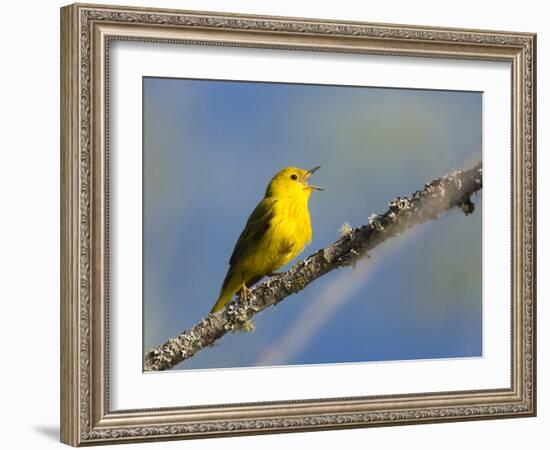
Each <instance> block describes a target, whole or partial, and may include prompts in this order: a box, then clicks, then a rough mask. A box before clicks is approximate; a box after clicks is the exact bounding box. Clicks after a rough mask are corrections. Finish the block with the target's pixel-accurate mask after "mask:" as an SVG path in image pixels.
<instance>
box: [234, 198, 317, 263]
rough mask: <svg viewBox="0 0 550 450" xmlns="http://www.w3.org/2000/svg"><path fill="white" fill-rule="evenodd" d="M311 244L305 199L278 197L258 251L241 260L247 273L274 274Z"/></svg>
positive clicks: (309, 222)
mask: <svg viewBox="0 0 550 450" xmlns="http://www.w3.org/2000/svg"><path fill="white" fill-rule="evenodd" d="M310 241H311V221H310V217H309V211H308V207H307V198H305V199H296V198H291V197H289V198H279V199H277V202H276V203H275V204H274V214H273V217H272V219H271V222H270V224H269V228H268V230H267V232H266V233H265V235H264V236H263V238H262V239H261V241H260V242H259V245H258V248H257V249H256V250H257V251H255V252H254V253H253V254H250V255H249V256H248V257H247V258H246V260H245V261H243V268H244V269H245V270H246V271H247V272H250V273H263V274H266V273H269V272H274V271H276V270H277V269H279V268H280V267H282V266H284V265H286V264H287V263H288V262H289V261H291V260H292V259H294V258H295V257H296V256H297V255H298V254H299V253H300V252H301V251H302V250H303V249H304V247H305V246H306V245H307V244H308V243H309V242H310Z"/></svg>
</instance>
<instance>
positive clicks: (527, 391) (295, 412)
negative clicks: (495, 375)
mask: <svg viewBox="0 0 550 450" xmlns="http://www.w3.org/2000/svg"><path fill="white" fill-rule="evenodd" d="M116 39H124V40H128V39H132V40H138V41H159V42H178V43H189V44H191V43H205V44H210V45H221V46H243V47H244V46H248V47H261V48H270V49H294V50H312V51H328V52H350V53H365V54H384V55H408V56H418V57H427V58H434V57H437V58H459V59H471V60H497V61H508V62H510V63H511V66H512V80H513V81H512V86H511V94H512V96H511V98H512V111H513V113H512V118H511V123H512V186H511V189H512V199H513V205H512V233H511V234H512V236H511V237H512V249H513V250H512V302H511V308H512V361H511V370H512V385H511V386H510V388H509V389H498V390H486V391H467V392H449V393H425V394H411V395H398V396H389V397H388V396H386V397H370V398H365V397H353V398H346V399H319V400H309V401H299V400H295V401H287V402H270V403H254V404H241V405H231V406H227V405H226V406H223V405H214V406H211V407H200V408H197V407H194V408H192V409H190V408H185V407H181V408H173V409H162V410H134V411H111V410H110V409H109V398H108V371H107V369H108V367H107V361H108V358H107V357H108V340H109V336H108V332H107V321H108V306H109V305H108V298H107V295H106V293H107V287H108V281H109V280H108V266H107V262H108V259H107V256H108V239H107V233H106V230H107V226H108V207H109V203H108V189H107V187H108V183H109V179H108V171H107V170H106V168H107V167H108V166H107V165H108V132H109V130H108V110H107V109H106V105H107V102H106V99H107V95H108V92H107V89H108V83H107V81H108V78H107V77H108V73H107V72H106V68H107V62H108V57H109V43H110V42H111V41H112V40H116ZM535 53H536V36H535V35H534V34H529V33H510V32H500V31H483V30H465V29H443V28H432V27H416V26H404V25H383V24H372V23H358V22H347V23H343V22H335V21H328V20H311V19H296V18H286V17H259V16H248V15H238V14H225V13H224V14H219V13H205V12H189V11H175V10H159V9H142V8H129V7H115V6H99V5H81V4H75V5H71V6H66V7H64V8H62V9H61V241H62V246H61V440H62V442H65V443H67V444H70V445H74V446H78V445H86V444H106V443H119V442H128V441H144V440H160V439H176V438H197V437H213V436H229V435H242V434H258V433H274V432H292V431H311V430H322V429H333V428H344V427H348V428H349V427H365V426H376V425H390V424H411V423H426V422H441V421H450V420H469V419H489V418H502V417H520V416H533V415H535V411H536V396H535V392H536V391H535V381H536V367H535V346H536V339H535V286H536V282H535V261H536V253H535V246H536V211H535V199H536V195H535V179H536V172H535V137H536V135H535V84H536V75H535Z"/></svg>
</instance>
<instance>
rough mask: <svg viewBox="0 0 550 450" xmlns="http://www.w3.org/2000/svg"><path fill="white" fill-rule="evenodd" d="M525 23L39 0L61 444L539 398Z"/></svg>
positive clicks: (309, 423) (487, 409) (281, 427)
mask: <svg viewBox="0 0 550 450" xmlns="http://www.w3.org/2000/svg"><path fill="white" fill-rule="evenodd" d="M535 58H536V36H535V35H534V34H531V33H517V32H504V31H486V30H465V29H444V28H433V27H421V26H405V25H385V24H371V23H359V22H346V23H342V22H336V21H328V20H315V19H298V18H284V17H259V16H248V15H239V14H227V13H223V14H222V13H210V12H192V11H175V10H162V9H143V8H130V7H115V6H106V5H104V6H99V5H83V4H75V5H70V6H66V7H64V8H62V9H61V92H62V97H61V111H62V113H61V172H62V173H61V176H62V180H61V181H62V191H61V199H62V211H61V227H62V248H61V264H62V267H61V269H62V270H61V295H62V297H61V316H62V317H61V319H62V320H61V322H62V323H61V326H62V329H61V355H62V358H61V368H62V371H61V440H62V441H63V442H65V443H67V444H70V445H73V446H79V445H86V444H107V443H121V442H134V441H136V442H137V441H144V440H160V439H180V438H197V437H215V436H229V435H236V434H240V435H242V434H257V433H272V432H295V431H311V430H323V429H336V428H344V427H366V426H378V425H399V424H411V423H418V424H420V423H427V422H442V421H456V420H472V419H493V418H504V417H527V416H533V415H535V413H536V379H535V378H536V377H535V375H536V371H535V363H536V352H535V347H536V346H535V326H536V316H535V312H536V310H535V275H536V272H535V260H536V258H535V254H536V253H535V252H536V213H535V198H536V191H535V178H536V177H535V145H536V121H535V86H536V73H535V67H536V64H535Z"/></svg>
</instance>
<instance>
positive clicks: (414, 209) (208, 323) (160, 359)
mask: <svg viewBox="0 0 550 450" xmlns="http://www.w3.org/2000/svg"><path fill="white" fill-rule="evenodd" d="M481 188H482V165H481V162H480V163H478V164H476V165H475V166H474V167H472V168H471V169H469V170H464V171H456V172H453V173H451V174H449V175H446V176H444V177H441V178H438V179H437V180H434V181H432V182H430V183H428V184H426V185H425V186H424V187H423V188H422V189H420V190H418V191H416V192H415V193H414V194H412V195H410V196H408V197H398V198H395V199H394V200H392V201H391V202H389V204H388V206H389V208H388V210H387V211H386V212H385V213H384V214H379V215H371V216H370V217H369V221H368V222H369V223H368V224H366V225H363V226H361V227H358V228H352V229H347V230H346V232H345V233H343V235H342V236H341V237H340V238H339V239H338V240H337V241H336V242H334V243H333V244H331V245H329V246H328V247H325V248H323V249H321V250H318V251H317V252H315V253H314V254H312V255H310V256H308V257H307V258H306V259H304V260H303V261H302V262H300V263H298V264H296V265H294V266H293V267H292V268H291V269H290V270H289V271H287V272H286V273H284V274H283V275H281V276H279V277H276V278H272V279H269V280H267V281H265V282H264V283H261V284H259V285H257V286H255V287H254V288H252V289H250V291H249V292H248V298H247V301H246V302H243V301H241V299H240V298H237V299H236V300H234V301H233V302H231V303H229V304H228V305H226V307H225V308H224V309H223V310H221V311H220V312H215V313H211V314H209V315H208V316H206V317H205V318H204V319H203V320H202V321H201V322H200V323H198V324H196V325H195V326H193V327H192V328H190V329H189V330H186V331H184V332H182V333H181V334H180V335H179V336H176V337H174V338H172V339H170V340H168V341H167V342H165V343H164V344H162V345H160V346H159V347H157V348H154V349H152V350H150V351H148V352H147V353H146V354H145V359H144V370H145V371H157V370H166V369H170V368H172V367H174V366H175V365H176V364H178V363H179V362H181V361H183V360H185V359H188V358H190V357H192V356H193V355H194V354H195V353H197V352H199V351H201V350H203V349H204V348H206V347H208V346H210V345H212V344H214V343H215V342H216V341H217V340H218V339H220V338H221V337H222V336H223V335H224V334H226V333H227V332H230V331H237V330H240V329H242V328H243V327H246V326H247V324H248V323H249V321H250V319H251V318H252V317H253V316H254V315H255V314H256V313H258V312H260V311H262V310H264V309H265V308H267V307H268V306H271V305H274V304H276V303H278V302H280V301H282V300H283V299H284V298H286V297H288V296H289V295H291V294H296V293H297V292H300V291H301V290H303V289H304V288H305V287H306V286H307V285H308V284H310V283H311V282H313V281H314V280H316V279H317V278H319V277H321V276H323V275H324V274H326V273H327V272H330V271H331V270H334V269H337V268H339V267H344V266H350V265H354V264H355V263H356V262H357V261H358V260H360V259H361V258H363V257H365V256H367V252H368V251H369V250H371V249H373V248H374V247H376V246H377V245H379V244H381V243H382V242H384V241H386V240H387V239H389V238H391V237H393V236H395V235H397V234H400V233H403V232H404V231H406V230H407V229H409V228H411V227H413V226H415V225H419V224H421V223H424V222H426V221H428V220H430V219H436V218H437V217H438V216H439V215H440V214H441V213H443V212H445V211H447V210H449V209H451V208H454V207H458V208H461V209H462V210H463V211H464V213H465V214H466V215H468V214H471V213H473V212H474V204H473V202H472V200H471V195H472V194H474V193H475V192H477V191H479V190H480V189H481Z"/></svg>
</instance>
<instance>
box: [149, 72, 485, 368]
mask: <svg viewBox="0 0 550 450" xmlns="http://www.w3.org/2000/svg"><path fill="white" fill-rule="evenodd" d="M143 95H144V98H143V107H144V111H143V126H144V144H143V145H144V205H143V206H144V209H143V226H144V227H143V252H144V270H143V275H144V299H143V302H144V305H143V306H144V311H143V313H144V323H143V332H144V339H143V340H144V342H143V345H144V351H146V350H148V349H149V348H151V347H153V346H156V345H158V344H161V343H163V342H165V341H166V340H167V339H168V338H170V337H173V336H175V335H177V334H179V333H180V332H181V331H182V330H184V329H187V328H189V327H191V326H192V325H194V324H195V323H197V322H198V321H200V320H201V319H202V318H203V317H204V316H205V315H206V314H207V313H208V311H209V310H210V308H211V307H212V305H213V303H214V301H215V300H216V298H217V294H218V292H219V288H220V284H221V282H222V280H223V278H224V276H225V274H226V271H227V268H228V260H229V256H230V255H231V252H232V250H233V246H234V244H235V242H236V240H237V238H238V236H239V234H240V232H241V230H242V228H243V226H244V224H245V222H246V220H247V218H248V216H249V214H250V212H251V211H252V209H253V208H254V207H255V205H256V203H257V202H258V201H259V200H260V199H261V198H262V196H263V193H264V191H265V188H266V185H267V183H268V181H269V180H270V178H271V177H272V176H273V175H274V174H275V173H276V172H277V171H278V170H279V169H281V168H283V167H285V166H290V165H293V166H299V167H302V168H306V169H307V168H311V167H314V166H316V165H321V166H322V168H321V169H320V170H319V171H318V172H317V173H316V174H315V175H314V177H313V178H312V183H313V184H318V185H321V186H323V187H325V188H326V190H325V191H323V192H314V193H313V195H312V197H311V200H310V213H311V219H312V226H313V239H312V242H311V244H310V245H309V246H308V247H307V248H306V249H305V251H304V253H302V255H300V258H303V257H305V256H307V255H308V254H310V253H313V252H314V251H316V250H317V249H319V248H321V247H325V246H327V245H329V244H330V243H332V242H333V241H334V240H335V239H337V238H338V230H339V229H340V227H341V226H342V224H344V223H346V222H347V223H349V224H351V225H352V226H359V225H362V224H364V223H366V222H367V219H368V217H369V215H370V214H371V213H382V212H384V211H385V210H386V209H387V202H388V201H390V200H391V199H393V198H394V197H396V196H399V195H407V194H409V193H411V192H414V191H415V190H417V189H420V188H421V187H423V186H424V183H426V182H428V181H430V180H432V179H434V178H437V177H439V176H441V175H444V174H446V173H448V172H450V171H453V170H456V169H460V168H468V167H469V166H470V165H473V164H474V163H475V162H476V161H477V160H479V159H481V148H482V94H481V93H479V92H454V91H429V90H413V89H391V88H368V87H343V86H321V85H299V84H284V83H256V82H235V81H212V80H187V79H163V78H144V80H143ZM473 200H474V202H475V204H476V211H475V213H474V214H473V215H470V216H468V217H465V216H464V214H463V213H462V212H461V211H459V210H458V209H455V210H453V211H451V212H448V213H446V214H445V215H443V216H441V217H440V218H439V219H438V220H436V221H432V222H430V223H427V224H424V225H421V226H419V227H416V228H415V229H413V230H411V231H409V232H408V233H405V234H403V235H402V236H399V237H397V238H395V239H392V240H391V241H388V242H387V243H385V244H383V245H381V246H379V247H378V248H376V249H375V250H374V251H372V252H371V258H370V259H368V260H366V261H364V262H363V263H361V264H359V265H358V266H357V267H356V268H355V269H351V268H349V269H341V270H338V271H333V272H331V273H329V274H327V275H326V276H324V277H322V278H321V279H319V280H317V281H315V282H314V283H313V284H312V285H310V286H309V287H307V288H306V289H305V290H304V291H302V292H300V293H299V294H298V295H294V296H292V297H289V298H288V299H285V300H284V301H283V302H282V303H281V304H279V305H278V306H276V307H272V308H268V309H267V310H265V311H263V312H262V313H260V314H258V315H257V316H256V318H255V320H254V323H255V325H256V331H255V332H254V333H252V334H248V333H234V334H228V335H226V336H225V337H224V338H223V339H222V340H221V341H220V342H219V344H217V345H215V346H214V347H212V348H208V349H206V350H204V351H202V352H200V353H199V354H197V355H196V356H194V357H193V358H191V359H189V360H188V361H185V362H183V363H181V364H179V365H178V366H176V369H204V368H222V367H223V368H225V367H246V366H258V365H285V364H320V363H342V362H359V361H384V360H407V359H418V358H422V359H425V358H449V357H472V356H481V355H482V259H481V256H482V254H481V253H482V246H481V235H482V215H481V209H482V195H481V194H478V195H477V196H476V197H475V198H474V199H473Z"/></svg>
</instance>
